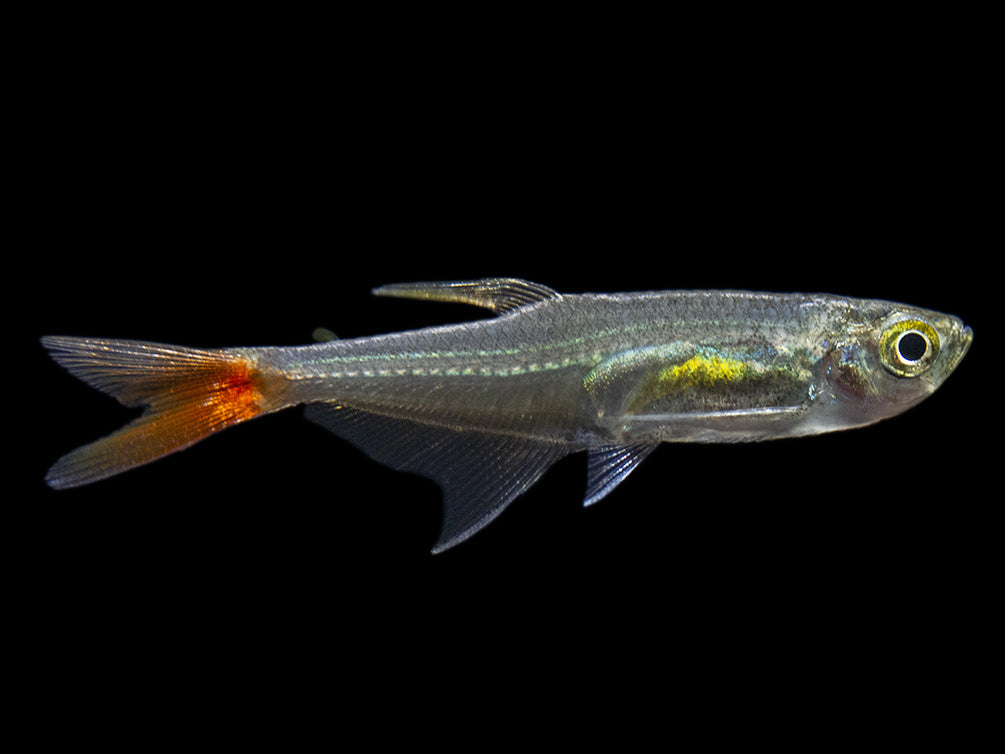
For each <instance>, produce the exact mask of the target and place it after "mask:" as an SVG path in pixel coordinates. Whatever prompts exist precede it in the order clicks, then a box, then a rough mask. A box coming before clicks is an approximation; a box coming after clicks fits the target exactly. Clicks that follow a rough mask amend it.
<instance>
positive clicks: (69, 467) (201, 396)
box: [42, 336, 265, 489]
mask: <svg viewBox="0 0 1005 754" xmlns="http://www.w3.org/2000/svg"><path fill="white" fill-rule="evenodd" d="M42 345H43V346H45V348H46V349H48V351H49V354H50V355H51V356H52V358H53V359H54V360H55V361H56V362H57V363H59V364H60V365H61V366H63V367H65V368H66V369H67V370H69V371H70V373H71V374H73V375H74V376H76V377H78V378H80V379H81V380H83V381H84V382H86V383H88V384H89V385H91V386H92V387H94V388H97V389H99V390H101V391H102V392H104V393H107V394H109V395H111V396H114V397H115V398H117V399H118V400H119V402H121V403H122V404H124V405H126V406H132V407H137V406H145V407H146V411H145V413H144V414H143V415H142V416H140V417H139V418H137V419H135V420H134V421H132V422H131V423H129V424H127V425H126V426H124V427H122V428H121V429H119V430H118V431H116V432H113V433H112V434H110V435H108V436H106V437H103V438H101V439H99V440H96V441H95V442H93V443H90V444H89V445H84V446H82V447H79V448H77V449H76V450H73V451H71V452H70V453H68V454H66V455H64V456H63V457H62V458H60V459H59V460H58V461H56V463H55V464H53V466H52V468H50V469H49V472H48V474H47V475H46V482H47V483H48V484H49V486H51V487H54V488H56V489H64V488H68V487H77V486H80V485H83V484H90V483H91V482H96V481H98V480H100V479H104V478H106V477H110V476H114V475H115V474H119V473H121V472H123V471H126V470H127V469H131V468H134V467H136V466H141V465H143V464H146V463H149V462H151V461H154V460H156V459H158V458H160V457H162V456H165V455H167V454H168V453H173V452H175V451H177V450H182V449H184V448H187V447H189V446H190V445H192V444H194V443H196V442H198V441H199V440H201V439H203V438H205V437H208V436H209V435H210V434H213V433H214V432H217V431H219V430H221V429H224V428H226V427H229V426H231V425H233V424H237V423H238V422H242V421H245V420H246V419H250V418H253V417H255V416H258V415H259V414H260V413H262V412H263V411H264V410H265V409H264V403H265V401H264V399H263V395H262V385H261V382H260V379H259V375H258V372H257V370H256V369H255V368H254V365H253V364H251V362H250V361H249V360H247V359H246V358H244V357H242V356H240V355H239V354H237V353H235V352H232V351H204V350H199V349H194V348H183V347H178V346H168V345H162V344H159V343H147V342H143V341H131V340H95V339H89V338H73V337H63V336H47V337H45V338H43V339H42Z"/></svg>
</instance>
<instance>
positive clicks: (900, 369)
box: [879, 319, 939, 377]
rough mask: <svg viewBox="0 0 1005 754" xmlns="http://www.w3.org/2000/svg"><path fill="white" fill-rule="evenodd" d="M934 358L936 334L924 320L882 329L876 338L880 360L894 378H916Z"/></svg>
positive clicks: (903, 321)
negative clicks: (877, 339) (881, 332)
mask: <svg viewBox="0 0 1005 754" xmlns="http://www.w3.org/2000/svg"><path fill="white" fill-rule="evenodd" d="M938 355H939V334H938V333H937V332H936V331H935V328H934V327H932V326H931V325H930V324H928V323H927V322H925V321H924V320H920V319H905V320H901V321H900V322H897V323H895V324H893V325H891V326H890V327H888V328H887V329H886V330H884V331H883V334H882V335H881V336H880V339H879V358H880V361H882V362H883V366H884V367H885V368H886V369H887V371H889V372H892V373H893V374H895V375H897V376H898V377H917V376H918V375H919V374H922V373H923V372H925V371H927V370H928V368H929V367H930V366H932V364H934V363H935V359H936V357H937V356H938Z"/></svg>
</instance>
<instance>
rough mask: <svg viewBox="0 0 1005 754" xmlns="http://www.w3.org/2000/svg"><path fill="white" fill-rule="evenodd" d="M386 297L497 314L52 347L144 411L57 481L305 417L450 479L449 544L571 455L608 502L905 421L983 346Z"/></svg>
mask: <svg viewBox="0 0 1005 754" xmlns="http://www.w3.org/2000/svg"><path fill="white" fill-rule="evenodd" d="M376 292H377V293H379V294H382V295H391V296H404V297H409V298H422V299H431V300H447V301H464V302H468V303H473V304H475V305H478V306H483V307H485V308H488V309H490V310H492V311H494V312H496V313H497V314H499V315H500V316H499V317H497V318H495V319H487V320H481V321H476V322H470V323H465V324H459V325H449V326H443V327H433V328H428V329H423V330H416V331H411V332H401V333H392V334H388V335H379V336H375V337H367V338H357V339H352V340H337V339H333V340H329V341H327V342H323V343H318V344H314V345H310V346H302V347H297V348H286V347H264V348H234V349H226V350H223V351H199V350H195V349H186V348H182V347H175V346H161V345H157V344H152V343H139V342H132V341H116V340H90V339H83V338H65V337H56V338H46V339H44V340H43V343H44V344H45V345H46V347H47V348H49V349H50V352H51V353H52V355H53V357H54V358H56V359H57V361H59V362H60V363H61V364H63V365H64V366H66V367H67V368H68V369H70V371H72V372H73V373H74V374H76V375H77V376H79V377H81V378H82V379H84V380H86V381H88V382H89V383H91V384H92V385H94V386H95V387H98V388H100V389H102V390H104V391H106V392H108V393H111V394H112V395H114V396H116V397H117V398H119V400H121V401H122V402H123V403H126V404H127V405H135V406H145V407H146V409H147V410H146V413H145V414H144V415H143V416H142V417H140V418H139V419H137V420H136V421H134V422H133V423H131V424H129V425H127V426H126V427H124V428H123V429H121V430H119V431H118V432H116V433H114V434H112V435H110V436H108V437H106V438H102V439H100V440H98V441H96V442H94V443H92V444H90V445H87V446H84V447H82V448H78V449H77V450H75V451H72V452H71V453H69V454H67V455H66V456H64V457H63V458H62V459H60V460H59V461H58V462H57V463H56V464H55V465H54V466H53V468H52V469H51V470H50V472H49V475H48V477H47V479H48V481H49V483H50V484H51V485H52V486H53V487H56V488H65V487H72V486H76V485H80V484H87V483H90V482H93V481H97V480H99V479H102V478H104V477H107V476H110V475H112V474H117V473H120V472H122V471H124V470H126V469H128V468H131V467H133V466H137V465H140V464H143V463H148V462H150V461H152V460H155V459H156V458H158V457H160V456H162V455H164V454H166V453H170V452H174V451H176V450H181V449H183V448H185V447H188V446H189V445H191V444H192V443H194V442H197V441H198V440H200V439H202V438H203V437H205V436H208V435H209V434H211V433H213V432H216V431H218V430H220V429H223V428H226V427H228V426H231V425H232V424H234V423H237V422H240V421H244V420H247V419H250V418H254V417H255V416H259V415H261V414H264V413H269V412H272V411H278V410H281V409H285V408H288V407H291V406H295V405H301V404H305V405H307V407H308V416H309V417H310V418H311V419H313V420H314V421H317V422H318V423H320V424H322V425H324V426H326V427H327V428H329V429H330V430H332V431H333V432H335V433H337V434H339V435H341V436H344V437H346V438H347V439H349V440H351V441H352V442H354V443H355V444H356V445H357V446H358V447H359V448H361V449H362V450H363V451H364V452H366V453H368V454H370V455H371V456H373V457H374V458H377V459H378V460H381V461H383V462H385V463H387V464H389V465H391V466H393V467H395V468H399V469H406V470H410V471H415V472H418V473H421V474H425V475H427V476H429V477H431V478H433V479H435V480H436V481H437V482H438V483H439V484H440V486H441V487H442V489H443V493H444V522H443V529H442V533H441V537H440V539H439V541H438V542H437V544H436V547H435V548H434V549H436V550H442V549H445V548H447V547H450V546H452V545H454V544H457V543H458V542H460V541H462V540H464V539H466V538H467V537H469V536H471V534H473V533H474V532H476V531H478V530H479V529H480V528H482V527H483V526H485V525H486V524H487V523H488V522H489V521H491V520H492V519H493V518H494V517H495V516H496V515H498V514H499V513H500V512H501V511H502V510H503V509H504V508H505V507H506V505H507V504H508V503H509V502H510V501H511V500H513V499H514V498H515V497H517V496H518V495H519V494H521V493H522V492H523V491H524V490H526V489H527V488H528V487H530V486H531V485H532V484H534V483H535V482H536V481H537V479H538V478H539V477H540V476H541V474H543V473H544V472H545V471H546V470H547V469H548V468H549V467H550V466H551V465H552V464H553V463H555V462H556V461H557V460H559V459H560V458H562V457H563V456H565V455H567V454H568V453H572V452H576V451H580V450H586V451H587V452H588V453H589V463H588V473H589V479H588V484H587V491H586V498H585V501H586V502H587V503H593V502H596V501H597V500H599V499H601V498H602V497H604V496H605V495H607V494H608V493H609V492H610V491H611V490H612V489H614V487H616V486H617V485H618V484H619V483H620V482H621V480H623V479H624V478H625V477H626V476H627V475H628V474H629V473H631V471H632V470H633V469H634V468H636V466H637V465H638V464H639V462H640V461H642V460H643V459H644V458H645V457H646V456H647V455H648V454H649V453H650V452H651V451H652V450H653V448H655V447H656V446H657V445H658V444H659V443H661V442H665V441H671V442H739V441H756V440H767V439H774V438H781V437H792V436H799V435H809V434H817V433H820V432H827V431H832V430H839V429H847V428H850V427H856V426H861V425H863V424H869V423H871V422H875V421H878V420H880V419H883V418H886V417H888V416H892V415H895V414H897V413H900V412H901V411H904V410H906V409H907V408H909V407H911V406H913V405H915V404H916V403H918V402H919V401H921V400H922V399H923V398H925V396H927V395H929V394H931V393H932V392H933V391H934V390H935V389H936V388H937V387H938V386H939V385H941V384H942V382H943V381H944V380H945V379H946V377H947V376H948V375H949V374H950V373H951V372H952V371H953V369H955V367H956V366H957V365H958V364H959V362H960V359H962V357H963V355H964V354H965V353H966V350H967V348H968V347H969V345H970V342H971V338H972V333H971V332H970V330H969V328H965V327H964V326H963V324H962V322H960V321H959V320H958V319H956V318H955V317H951V316H948V315H943V314H939V313H938V312H933V311H928V310H924V309H918V308H916V307H910V306H905V305H901V304H894V303H890V302H887V301H875V300H862V299H851V298H842V297H838V296H831V295H804V294H771V293H751V292H744V291H665V292H654V293H637V294H613V295H596V294H583V295H560V294H558V293H556V292H555V291H552V290H551V289H549V288H546V287H545V286H541V285H537V284H533V283H528V282H526V281H522V280H517V279H510V278H505V279H487V280H479V281H467V282H460V283H424V284H404V285H396V286H388V287H385V288H382V289H378V291H376Z"/></svg>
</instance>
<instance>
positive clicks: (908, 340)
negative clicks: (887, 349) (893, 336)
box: [897, 330, 928, 361]
mask: <svg viewBox="0 0 1005 754" xmlns="http://www.w3.org/2000/svg"><path fill="white" fill-rule="evenodd" d="M927 350H928V339H927V338H926V337H925V336H924V335H922V334H921V333H920V332H917V331H916V330H908V331H907V332H906V333H904V334H903V335H901V336H900V338H898V339H897V353H898V354H900V358H901V359H903V360H904V361H921V359H922V358H924V356H925V352H926V351H927Z"/></svg>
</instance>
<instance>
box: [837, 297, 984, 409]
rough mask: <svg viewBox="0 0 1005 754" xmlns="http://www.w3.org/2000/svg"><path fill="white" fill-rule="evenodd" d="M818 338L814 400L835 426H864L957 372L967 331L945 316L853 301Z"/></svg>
mask: <svg viewBox="0 0 1005 754" xmlns="http://www.w3.org/2000/svg"><path fill="white" fill-rule="evenodd" d="M840 320H841V323H840V325H838V327H837V328H836V331H835V332H831V333H827V334H826V336H825V338H824V356H823V358H822V359H821V362H820V363H821V375H820V376H821V386H822V388H823V390H822V391H820V395H821V397H823V398H824V399H825V400H824V401H822V402H823V403H824V404H826V405H827V406H828V410H827V412H826V413H828V414H829V415H830V417H829V418H830V422H828V423H833V424H834V425H835V428H837V425H840V426H845V427H852V426H859V425H863V424H869V423H872V422H875V421H879V420H880V419H885V418H887V417H890V416H895V415H897V414H900V413H902V412H903V411H906V410H907V409H909V408H911V407H912V406H915V405H917V404H918V403H920V402H921V401H923V400H924V399H925V398H927V397H928V396H929V395H931V394H932V393H934V392H935V391H936V390H937V389H938V388H939V386H940V385H942V383H943V382H945V380H946V378H948V377H949V375H950V374H952V372H953V370H955V369H956V367H957V366H959V364H960V362H961V361H962V360H963V357H964V356H965V355H966V353H967V350H968V349H969V348H970V344H971V342H972V341H973V332H972V331H971V329H970V328H969V327H967V326H965V325H964V324H963V322H962V321H961V320H960V319H959V318H958V317H954V316H952V315H949V314H942V313H941V312H936V311H932V310H930V309H921V308H918V307H913V306H907V305H904V304H897V303H892V302H886V301H857V302H854V303H853V304H852V305H851V306H849V307H848V308H847V310H846V311H845V312H844V314H843V316H841V317H840Z"/></svg>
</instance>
